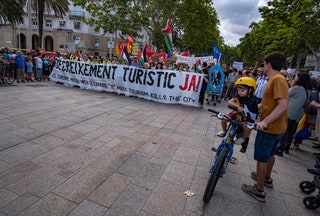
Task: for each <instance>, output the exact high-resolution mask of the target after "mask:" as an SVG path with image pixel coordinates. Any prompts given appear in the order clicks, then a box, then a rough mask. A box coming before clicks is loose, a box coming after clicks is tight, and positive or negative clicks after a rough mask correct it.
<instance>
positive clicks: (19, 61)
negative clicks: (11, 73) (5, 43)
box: [14, 50, 26, 83]
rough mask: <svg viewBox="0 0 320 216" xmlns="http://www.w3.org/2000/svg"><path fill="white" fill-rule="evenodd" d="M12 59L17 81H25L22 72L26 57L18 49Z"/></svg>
mask: <svg viewBox="0 0 320 216" xmlns="http://www.w3.org/2000/svg"><path fill="white" fill-rule="evenodd" d="M14 61H15V63H16V65H17V70H16V71H17V83H20V81H21V82H25V80H24V72H25V61H26V58H25V56H24V55H23V53H22V51H21V50H19V51H18V52H17V55H16V56H15V57H14Z"/></svg>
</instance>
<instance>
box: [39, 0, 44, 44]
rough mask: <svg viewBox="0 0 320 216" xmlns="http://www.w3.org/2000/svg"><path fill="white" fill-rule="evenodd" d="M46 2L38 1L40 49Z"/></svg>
mask: <svg viewBox="0 0 320 216" xmlns="http://www.w3.org/2000/svg"><path fill="white" fill-rule="evenodd" d="M44 2H45V0H38V7H39V8H38V23H39V49H41V47H42V34H43V13H44Z"/></svg>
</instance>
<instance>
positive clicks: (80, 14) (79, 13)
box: [69, 10, 84, 19]
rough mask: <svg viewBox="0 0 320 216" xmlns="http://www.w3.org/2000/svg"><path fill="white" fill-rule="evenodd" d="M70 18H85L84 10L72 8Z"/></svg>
mask: <svg viewBox="0 0 320 216" xmlns="http://www.w3.org/2000/svg"><path fill="white" fill-rule="evenodd" d="M69 18H70V19H82V18H84V11H78V10H70V11H69Z"/></svg>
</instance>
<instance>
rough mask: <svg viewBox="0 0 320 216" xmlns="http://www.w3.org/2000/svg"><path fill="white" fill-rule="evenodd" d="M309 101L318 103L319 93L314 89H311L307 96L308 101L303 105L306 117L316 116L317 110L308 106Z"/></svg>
mask: <svg viewBox="0 0 320 216" xmlns="http://www.w3.org/2000/svg"><path fill="white" fill-rule="evenodd" d="M307 95H308V93H307ZM311 101H315V102H317V103H319V92H318V90H316V89H312V90H311V93H310V96H308V99H307V101H306V103H305V104H304V112H305V113H306V114H308V115H316V114H317V108H316V107H313V106H309V103H310V102H311Z"/></svg>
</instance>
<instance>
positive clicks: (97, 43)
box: [95, 39, 99, 47]
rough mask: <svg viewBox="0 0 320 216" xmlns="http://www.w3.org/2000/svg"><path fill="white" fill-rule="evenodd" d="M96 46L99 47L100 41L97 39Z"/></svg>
mask: <svg viewBox="0 0 320 216" xmlns="http://www.w3.org/2000/svg"><path fill="white" fill-rule="evenodd" d="M95 46H96V47H99V39H96V42H95Z"/></svg>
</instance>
